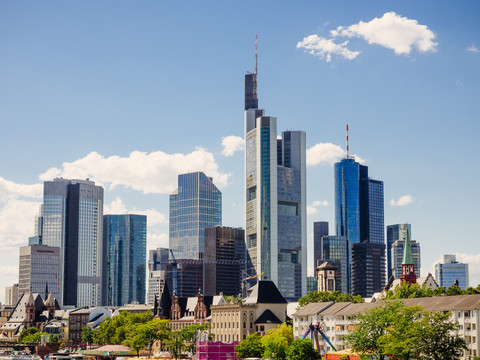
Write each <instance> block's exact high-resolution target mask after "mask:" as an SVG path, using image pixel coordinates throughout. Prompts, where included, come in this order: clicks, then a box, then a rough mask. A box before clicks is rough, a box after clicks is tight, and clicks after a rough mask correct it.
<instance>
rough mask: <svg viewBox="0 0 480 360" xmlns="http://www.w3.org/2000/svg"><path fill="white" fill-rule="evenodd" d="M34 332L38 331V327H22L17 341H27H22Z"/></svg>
mask: <svg viewBox="0 0 480 360" xmlns="http://www.w3.org/2000/svg"><path fill="white" fill-rule="evenodd" d="M35 333H38V329H37V328H35V327H29V328H23V330H22V332H21V333H20V336H19V337H18V341H19V342H27V341H24V339H25V338H26V337H27V336H30V335H33V334H35Z"/></svg>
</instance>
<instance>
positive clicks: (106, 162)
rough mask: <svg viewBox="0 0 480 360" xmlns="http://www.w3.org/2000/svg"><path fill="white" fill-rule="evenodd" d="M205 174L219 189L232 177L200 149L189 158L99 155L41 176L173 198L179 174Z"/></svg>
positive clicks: (154, 154) (157, 153)
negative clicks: (171, 196)
mask: <svg viewBox="0 0 480 360" xmlns="http://www.w3.org/2000/svg"><path fill="white" fill-rule="evenodd" d="M195 171H203V172H204V173H205V174H206V175H208V176H212V177H213V179H214V182H215V184H216V185H218V186H220V187H222V186H226V185H227V183H228V179H229V177H230V174H223V173H221V172H220V171H219V169H218V164H217V163H216V161H215V158H214V156H213V154H212V153H209V152H208V151H207V150H205V149H203V148H200V147H199V148H197V149H196V150H195V151H193V152H191V153H189V154H178V153H177V154H167V153H164V152H162V151H154V152H151V153H146V152H141V151H133V152H132V153H131V154H130V155H129V156H128V157H120V156H118V155H114V156H110V157H104V156H102V155H100V154H98V153H97V152H91V153H90V154H88V155H87V156H85V157H83V158H81V159H78V160H76V161H73V162H70V163H69V162H66V163H63V166H62V168H61V169H59V168H50V169H48V170H47V171H46V172H44V173H43V174H41V175H40V180H52V179H53V178H55V177H60V176H61V177H64V178H67V179H85V178H90V179H91V180H93V181H95V182H96V183H97V184H98V185H104V186H106V185H109V188H110V189H113V188H115V187H116V186H124V187H126V188H132V189H133V190H137V191H142V192H143V193H145V194H152V193H156V194H169V193H171V192H172V191H173V190H175V189H176V187H177V176H178V174H184V173H187V172H195Z"/></svg>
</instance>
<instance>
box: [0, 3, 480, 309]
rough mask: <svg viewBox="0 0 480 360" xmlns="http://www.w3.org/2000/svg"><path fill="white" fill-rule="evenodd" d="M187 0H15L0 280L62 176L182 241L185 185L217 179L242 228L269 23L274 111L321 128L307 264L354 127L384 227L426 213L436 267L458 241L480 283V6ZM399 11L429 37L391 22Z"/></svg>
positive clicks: (309, 132) (473, 279) (422, 231)
mask: <svg viewBox="0 0 480 360" xmlns="http://www.w3.org/2000/svg"><path fill="white" fill-rule="evenodd" d="M188 5H189V8H188V10H189V11H184V9H183V8H182V6H180V5H177V4H157V3H155V2H149V1H146V2H145V3H143V4H142V5H141V6H139V5H134V4H128V3H125V4H121V5H118V6H117V4H115V3H114V2H111V1H106V2H104V3H101V4H98V3H95V2H89V1H87V2H84V3H82V4H64V3H61V2H48V3H42V4H38V3H35V2H26V3H23V4H18V3H14V2H10V3H6V2H4V3H2V5H0V8H1V9H2V10H3V11H1V12H0V23H1V24H2V25H1V28H0V34H2V39H3V43H4V46H3V49H4V54H5V56H3V57H2V59H1V60H0V64H1V65H2V66H1V67H0V76H2V82H3V85H4V86H3V87H2V89H0V108H1V109H2V111H1V112H0V122H1V124H2V128H3V130H2V133H1V134H0V140H1V141H0V144H1V145H0V146H1V149H2V153H3V154H4V155H5V156H3V157H2V159H1V160H0V241H1V242H2V244H3V246H2V254H1V257H0V258H1V259H2V265H1V266H0V273H1V275H0V287H5V286H11V285H13V283H16V282H18V254H19V248H20V247H21V246H25V245H27V244H28V237H30V236H32V235H34V218H35V216H36V215H38V205H39V204H40V203H41V202H42V189H43V181H52V180H53V179H54V178H55V177H57V176H63V177H64V178H69V179H83V180H84V179H86V178H90V179H92V180H93V181H95V183H96V184H98V185H101V186H103V187H104V188H105V198H104V203H105V209H104V214H125V213H135V214H144V215H147V217H148V220H147V221H148V235H147V242H148V243H147V250H148V249H153V248H156V247H159V246H162V247H166V246H168V194H170V193H171V192H172V191H173V190H174V189H175V187H176V180H177V176H178V175H179V174H182V173H186V172H195V171H203V172H205V173H206V175H207V176H212V177H213V179H214V182H215V184H218V187H219V189H220V191H221V192H222V194H223V225H225V226H229V227H243V226H244V217H245V216H244V206H245V204H244V193H243V191H242V189H243V187H244V180H243V179H244V175H243V174H244V159H243V157H244V154H243V150H242V145H241V143H242V142H243V125H242V118H243V100H244V99H243V86H244V81H243V75H244V74H245V72H246V71H253V70H254V61H253V59H254V46H253V43H254V38H255V35H256V34H258V37H259V40H258V44H259V51H258V54H259V66H258V93H259V104H258V106H259V108H262V109H263V108H264V109H266V110H267V113H268V114H272V115H273V116H276V117H277V118H278V124H279V127H278V132H279V133H281V132H282V131H284V130H289V128H295V129H302V130H304V131H305V132H306V148H307V211H308V217H307V243H308V249H309V251H308V253H309V256H310V257H309V258H308V260H307V264H312V263H313V255H311V254H312V253H313V226H312V224H313V222H314V221H328V222H329V223H330V224H334V221H333V219H334V186H333V163H335V162H337V161H339V160H340V159H342V158H344V157H345V145H344V144H345V132H344V128H345V124H347V123H348V124H349V125H350V152H351V153H352V154H355V155H356V158H357V159H360V160H363V161H364V162H363V164H365V165H368V166H370V165H371V167H370V169H371V170H372V171H371V173H372V174H371V175H372V177H374V178H378V179H381V180H382V181H383V182H384V193H385V222H384V223H385V226H387V225H391V224H399V223H404V222H408V223H410V224H412V226H413V227H414V229H415V240H417V241H418V242H419V243H420V244H421V245H422V271H423V273H424V274H426V273H428V272H432V274H433V273H434V266H433V264H434V262H436V261H439V260H440V257H441V255H442V254H451V253H457V259H458V260H459V261H461V262H467V263H469V264H470V268H469V273H470V284H471V285H472V286H476V285H477V284H478V283H480V265H477V264H480V241H478V240H479V238H478V236H479V235H478V232H477V231H476V229H475V224H476V221H477V219H478V216H479V215H480V213H479V210H478V208H477V207H476V204H477V203H478V202H479V201H480V194H479V192H478V191H477V189H476V184H478V183H480V170H479V169H477V167H476V166H474V164H475V163H477V160H475V155H476V153H477V151H478V144H477V142H476V133H478V131H479V130H480V128H479V127H480V125H479V124H478V121H476V119H477V118H478V115H477V114H478V110H479V105H478V91H479V88H480V71H479V69H478V61H479V59H480V50H479V47H480V26H479V23H478V20H477V19H476V16H475V15H476V14H478V13H479V11H480V4H478V3H476V2H474V1H466V2H463V3H462V4H437V3H434V2H428V3H422V4H417V3H415V2H413V1H407V2H404V3H402V4H396V3H394V2H369V3H368V4H363V5H362V6H359V5H358V4H356V3H354V2H349V1H348V2H347V1H345V2H341V3H338V4H335V5H332V4H327V3H316V4H311V3H309V2H305V1H301V2H299V3H296V4H294V5H291V4H287V3H281V4H274V3H264V4H256V3H254V2H247V3H243V4H223V3H209V4H202V5H200V4H197V3H194V2H188ZM342 5H343V6H342ZM252 6H254V7H255V9H256V16H251V7H252ZM346 9H348V10H346ZM213 14H215V15H213ZM259 19H262V21H259ZM395 21H397V23H398V24H402V26H403V27H402V26H400V30H401V29H402V28H403V29H410V30H412V32H413V33H414V34H415V36H414V38H413V39H412V38H407V37H405V36H400V37H399V39H401V40H402V41H400V40H399V42H398V43H395V42H392V41H391V39H389V38H378V37H376V36H375V34H376V32H375V29H379V28H380V29H384V30H388V29H389V26H390V25H391V24H392V23H393V22H395ZM397 30H398V29H397ZM347 40H348V41H349V42H348V44H345V41H347ZM326 45H328V46H326ZM305 51H306V52H305ZM312 55H313V56H312ZM212 110H213V111H212ZM472 165H473V166H472ZM447 174H448V175H450V176H447ZM451 175H455V176H451ZM332 230H333V226H331V229H330V235H334V233H333V232H332ZM452 239H453V241H452ZM309 268H310V270H312V269H311V265H310V266H309ZM0 301H2V302H3V293H2V295H1V297H0Z"/></svg>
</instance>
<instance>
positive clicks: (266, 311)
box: [210, 280, 287, 343]
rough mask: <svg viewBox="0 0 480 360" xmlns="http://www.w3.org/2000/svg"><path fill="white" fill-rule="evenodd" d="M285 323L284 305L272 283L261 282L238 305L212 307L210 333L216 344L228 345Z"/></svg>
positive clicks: (280, 295)
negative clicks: (218, 342) (217, 342)
mask: <svg viewBox="0 0 480 360" xmlns="http://www.w3.org/2000/svg"><path fill="white" fill-rule="evenodd" d="M286 320H287V301H286V300H285V298H284V297H283V296H282V294H281V293H280V291H279V290H278V289H277V287H276V286H275V283H274V282H273V281H267V280H260V281H259V282H258V283H257V284H256V285H254V286H253V287H252V288H251V292H250V294H249V295H248V297H247V298H245V299H244V300H242V301H240V302H238V303H222V304H219V305H216V306H212V307H211V330H210V331H211V333H212V334H214V335H215V339H216V340H217V341H222V342H226V343H231V342H234V341H242V340H244V339H245V338H246V337H247V336H249V335H251V334H253V333H255V332H256V333H258V334H259V335H265V332H266V331H268V330H270V329H274V328H276V327H277V326H278V325H280V324H282V323H283V322H285V321H286Z"/></svg>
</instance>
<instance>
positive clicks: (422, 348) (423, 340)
mask: <svg viewBox="0 0 480 360" xmlns="http://www.w3.org/2000/svg"><path fill="white" fill-rule="evenodd" d="M449 318H450V313H443V312H436V311H432V312H424V313H423V314H422V317H421V318H420V319H419V320H418V321H417V324H418V326H417V327H416V329H415V330H416V331H415V332H414V336H415V337H416V338H417V348H418V350H419V352H420V356H419V357H418V359H419V360H427V359H434V360H455V359H459V358H460V357H461V356H462V354H463V351H462V350H466V349H467V345H466V343H465V340H464V339H462V338H461V337H459V336H458V335H452V334H451V331H453V330H456V324H455V323H454V322H453V321H450V320H449Z"/></svg>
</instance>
